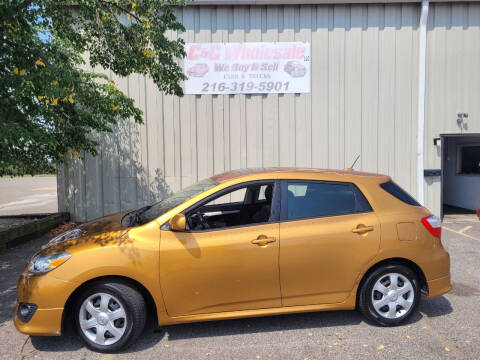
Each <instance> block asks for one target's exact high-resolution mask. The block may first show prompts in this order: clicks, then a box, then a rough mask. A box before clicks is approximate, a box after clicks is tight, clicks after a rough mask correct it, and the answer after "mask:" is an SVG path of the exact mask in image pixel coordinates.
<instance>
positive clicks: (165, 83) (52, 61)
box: [0, 0, 185, 176]
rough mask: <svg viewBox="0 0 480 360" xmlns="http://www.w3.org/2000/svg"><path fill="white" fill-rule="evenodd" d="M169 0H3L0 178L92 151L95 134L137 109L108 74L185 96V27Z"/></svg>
mask: <svg viewBox="0 0 480 360" xmlns="http://www.w3.org/2000/svg"><path fill="white" fill-rule="evenodd" d="M184 5H185V1H182V0H171V1H159V0H138V1H122V0H75V1H61V0H60V1H58V0H32V1H28V0H27V1H25V0H24V1H19V0H5V1H4V2H2V4H1V5H0V176H2V175H25V174H35V173H42V172H50V171H52V169H53V168H54V166H55V164H57V163H61V162H63V161H64V160H65V157H66V155H67V154H80V153H82V152H84V151H85V152H88V153H90V154H92V155H96V154H97V150H96V149H97V146H98V144H97V142H96V141H95V140H93V137H92V136H91V134H92V132H98V131H107V132H108V131H112V130H111V128H112V126H113V125H114V124H116V123H117V122H118V121H125V120H127V119H134V120H135V121H136V122H138V123H141V122H142V112H141V110H139V109H138V108H137V107H136V106H135V104H134V102H133V100H132V99H130V98H129V97H127V96H126V95H125V94H124V93H122V92H121V91H120V90H119V89H118V88H117V87H116V86H115V84H114V83H113V82H112V81H111V80H109V79H108V77H107V76H106V75H104V74H97V73H93V72H89V71H87V70H86V66H85V65H86V64H85V60H84V57H86V59H87V60H88V63H89V65H90V66H92V67H95V66H101V67H102V68H103V69H105V70H111V71H112V72H113V73H115V74H117V75H119V76H122V77H125V76H128V75H130V74H133V73H138V74H143V75H146V76H149V77H151V78H152V79H153V81H154V82H155V84H156V85H157V87H158V89H159V90H160V91H162V92H165V93H167V94H174V95H178V96H182V95H183V92H182V88H181V86H180V82H181V81H182V80H184V79H185V76H184V74H183V71H182V69H181V67H180V66H179V65H178V60H179V59H181V58H183V56H184V50H183V47H184V43H183V40H181V39H173V40H172V39H169V38H168V37H167V35H166V34H167V32H168V31H173V32H181V31H184V28H183V26H182V24H181V23H179V22H178V21H177V19H176V17H175V7H177V6H184Z"/></svg>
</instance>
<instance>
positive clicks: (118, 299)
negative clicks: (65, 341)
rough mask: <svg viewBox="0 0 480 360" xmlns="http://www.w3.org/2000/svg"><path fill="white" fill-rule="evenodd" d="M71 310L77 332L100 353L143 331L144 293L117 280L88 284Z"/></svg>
mask: <svg viewBox="0 0 480 360" xmlns="http://www.w3.org/2000/svg"><path fill="white" fill-rule="evenodd" d="M121 310H123V313H122V311H121ZM73 311H74V312H73V317H74V324H75V329H76V331H77V334H78V336H79V337H80V338H81V339H82V341H83V342H84V343H85V345H86V346H87V347H88V348H89V349H91V350H93V351H97V352H102V353H112V352H117V351H119V350H121V349H125V348H126V347H128V346H130V345H131V344H132V343H133V342H134V341H135V340H136V339H137V338H138V337H139V336H140V335H141V334H142V332H143V330H144V328H145V322H146V317H147V310H146V305H145V300H144V298H143V296H142V295H141V294H140V293H139V292H138V291H137V290H136V289H135V288H133V287H132V286H130V285H127V284H126V283H123V282H117V281H108V282H103V283H94V284H92V285H91V286H89V287H88V288H87V289H85V290H84V291H83V292H82V293H81V294H80V296H79V298H78V301H77V302H76V303H75V306H74V310H73ZM101 334H103V342H102V335H101Z"/></svg>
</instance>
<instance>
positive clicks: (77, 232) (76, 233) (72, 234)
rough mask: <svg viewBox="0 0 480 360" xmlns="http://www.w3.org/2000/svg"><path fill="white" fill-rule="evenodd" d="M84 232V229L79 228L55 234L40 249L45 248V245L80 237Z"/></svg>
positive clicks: (48, 245)
mask: <svg viewBox="0 0 480 360" xmlns="http://www.w3.org/2000/svg"><path fill="white" fill-rule="evenodd" d="M84 234H85V230H82V229H79V228H75V229H72V230H68V231H65V232H64V233H61V234H60V235H57V236H55V237H54V238H53V239H52V240H50V241H49V242H48V243H47V244H46V245H44V246H43V247H42V249H46V248H47V247H50V246H53V245H56V244H59V243H62V242H65V241H68V240H73V239H77V238H79V237H82V236H83V235H84Z"/></svg>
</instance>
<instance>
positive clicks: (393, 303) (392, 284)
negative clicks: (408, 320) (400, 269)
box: [372, 273, 415, 319]
mask: <svg viewBox="0 0 480 360" xmlns="http://www.w3.org/2000/svg"><path fill="white" fill-rule="evenodd" d="M414 300H415V291H414V289H413V286H412V283H411V282H410V280H408V279H407V278H406V277H405V276H404V275H402V274H399V273H389V274H385V275H382V276H381V277H380V278H379V279H378V280H377V281H376V282H375V285H374V286H373V289H372V305H373V308H374V309H375V311H376V312H377V314H379V315H380V316H382V317H383V318H386V319H397V318H400V317H402V316H404V315H405V314H406V313H408V311H409V310H410V308H411V307H412V305H413V303H414Z"/></svg>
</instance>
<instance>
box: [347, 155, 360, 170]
mask: <svg viewBox="0 0 480 360" xmlns="http://www.w3.org/2000/svg"><path fill="white" fill-rule="evenodd" d="M358 159H360V154H358V156H357V157H356V158H355V161H354V162H353V164H352V166H350V167H349V168H346V169H345V170H349V171H353V167H354V166H355V164H356V163H357V161H358Z"/></svg>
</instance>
